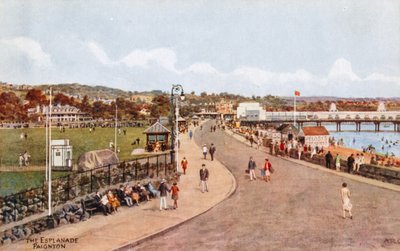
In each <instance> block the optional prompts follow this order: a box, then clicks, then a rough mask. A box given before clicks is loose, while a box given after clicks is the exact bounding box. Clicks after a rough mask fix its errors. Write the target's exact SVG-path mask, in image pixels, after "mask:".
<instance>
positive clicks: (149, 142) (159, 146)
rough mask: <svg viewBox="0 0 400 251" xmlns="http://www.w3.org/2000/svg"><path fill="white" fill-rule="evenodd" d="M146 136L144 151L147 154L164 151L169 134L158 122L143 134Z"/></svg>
mask: <svg viewBox="0 0 400 251" xmlns="http://www.w3.org/2000/svg"><path fill="white" fill-rule="evenodd" d="M143 133H144V134H146V150H147V151H149V152H153V151H155V152H158V151H165V150H167V148H168V136H169V134H170V133H171V131H170V130H168V129H167V128H166V127H165V126H163V125H162V124H161V123H160V122H158V121H157V122H156V123H154V124H153V125H152V126H150V127H149V128H147V129H146V130H145V131H144V132H143Z"/></svg>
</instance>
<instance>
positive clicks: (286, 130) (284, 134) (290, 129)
mask: <svg viewBox="0 0 400 251" xmlns="http://www.w3.org/2000/svg"><path fill="white" fill-rule="evenodd" d="M276 131H277V132H279V133H280V134H281V140H293V139H295V138H296V137H297V135H298V133H299V130H298V129H297V128H296V127H295V126H294V125H292V124H282V125H280V126H279V127H278V128H276Z"/></svg>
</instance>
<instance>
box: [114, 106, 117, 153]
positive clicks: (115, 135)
mask: <svg viewBox="0 0 400 251" xmlns="http://www.w3.org/2000/svg"><path fill="white" fill-rule="evenodd" d="M117 109H118V107H117V100H116V99H115V130H114V142H115V144H114V152H115V153H117V125H118V116H117V115H118V110H117Z"/></svg>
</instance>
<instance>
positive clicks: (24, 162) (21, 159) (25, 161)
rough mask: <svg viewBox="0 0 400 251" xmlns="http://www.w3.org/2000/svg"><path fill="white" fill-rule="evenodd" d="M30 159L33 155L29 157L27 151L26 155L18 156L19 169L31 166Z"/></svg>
mask: <svg viewBox="0 0 400 251" xmlns="http://www.w3.org/2000/svg"><path fill="white" fill-rule="evenodd" d="M30 158H31V155H29V153H28V152H27V151H25V152H24V153H20V154H19V156H18V164H19V167H22V166H29V161H30Z"/></svg>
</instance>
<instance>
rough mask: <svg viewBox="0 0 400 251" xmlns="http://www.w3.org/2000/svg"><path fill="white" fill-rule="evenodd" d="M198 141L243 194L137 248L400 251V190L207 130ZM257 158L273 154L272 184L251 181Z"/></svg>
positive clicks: (206, 128) (258, 162)
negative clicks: (346, 205) (345, 190)
mask: <svg viewBox="0 0 400 251" xmlns="http://www.w3.org/2000/svg"><path fill="white" fill-rule="evenodd" d="M196 142H197V143H198V144H202V143H210V142H214V144H215V145H216V148H217V153H216V158H217V159H218V160H220V161H221V162H222V163H223V164H224V165H226V166H227V167H228V168H229V169H230V170H231V171H232V173H233V174H234V176H235V178H236V181H237V184H238V188H237V190H236V192H235V193H234V194H233V195H232V196H231V197H230V198H229V199H227V200H225V201H224V202H223V203H221V204H219V205H218V206H216V207H214V208H213V209H212V210H210V211H209V212H207V213H205V214H203V215H201V216H199V217H197V218H195V219H193V220H192V221H190V222H187V223H185V224H183V225H181V226H179V227H178V228H177V229H175V230H173V231H171V232H168V233H166V234H164V235H162V236H159V237H157V238H154V239H152V240H150V241H147V242H145V243H142V244H141V245H140V246H137V247H135V250H400V193H399V192H397V191H393V190H389V189H386V188H381V187H376V186H374V185H370V184H368V182H367V181H363V180H361V181H358V180H353V177H351V179H350V177H347V176H342V175H341V174H340V175H339V174H336V173H332V172H328V171H322V170H321V169H320V168H317V167H314V168H310V166H312V165H308V163H305V162H292V161H288V160H286V159H282V158H276V157H272V156H269V155H268V154H266V153H264V152H262V151H258V150H256V149H254V148H250V147H248V146H246V145H245V144H243V143H242V142H239V141H238V140H237V139H234V138H233V137H232V136H228V135H227V134H225V133H223V132H222V131H217V132H216V133H210V132H209V129H208V127H207V126H204V128H203V131H202V132H201V133H200V134H197V135H196ZM250 155H251V156H253V157H254V158H255V160H256V162H257V164H258V166H260V165H261V164H262V162H263V159H264V157H266V156H269V158H270V160H271V161H272V164H273V165H274V167H275V170H276V173H275V174H274V175H273V177H272V183H265V182H263V181H256V182H254V181H253V182H250V181H249V180H248V176H247V175H246V174H245V172H244V170H245V168H246V166H247V161H248V157H249V156H250ZM343 182H347V183H348V185H349V189H350V190H351V192H352V197H351V200H352V203H353V214H354V219H353V220H350V219H342V215H341V214H342V211H341V199H340V188H341V184H342V183H343ZM395 241H396V242H397V244H396V243H393V242H395Z"/></svg>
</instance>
